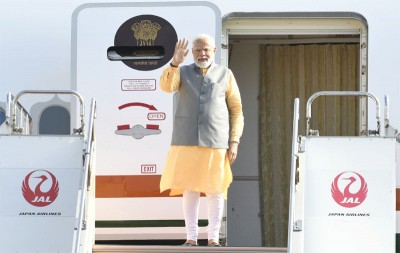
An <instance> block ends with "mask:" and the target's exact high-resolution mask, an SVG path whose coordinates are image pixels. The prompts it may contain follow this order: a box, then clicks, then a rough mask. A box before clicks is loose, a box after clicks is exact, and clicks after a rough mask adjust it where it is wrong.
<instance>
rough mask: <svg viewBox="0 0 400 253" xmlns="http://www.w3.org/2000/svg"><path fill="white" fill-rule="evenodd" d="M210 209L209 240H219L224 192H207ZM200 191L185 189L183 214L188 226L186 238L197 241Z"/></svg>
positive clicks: (208, 207)
mask: <svg viewBox="0 0 400 253" xmlns="http://www.w3.org/2000/svg"><path fill="white" fill-rule="evenodd" d="M206 196H207V209H208V228H207V234H208V240H214V241H216V242H218V240H219V230H220V228H221V220H222V214H223V211H224V194H223V193H221V194H211V193H206ZM199 206H200V193H199V192H195V191H188V190H185V191H184V192H183V215H184V218H185V226H186V239H187V240H193V241H197V239H198V235H199V226H198V217H199Z"/></svg>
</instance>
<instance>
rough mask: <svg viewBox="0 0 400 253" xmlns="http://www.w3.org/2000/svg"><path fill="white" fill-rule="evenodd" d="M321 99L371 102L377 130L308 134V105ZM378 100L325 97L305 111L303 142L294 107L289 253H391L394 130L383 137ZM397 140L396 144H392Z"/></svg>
mask: <svg viewBox="0 0 400 253" xmlns="http://www.w3.org/2000/svg"><path fill="white" fill-rule="evenodd" d="M319 96H358V97H360V98H363V99H366V98H371V99H372V100H373V101H375V105H376V120H377V129H376V130H369V131H367V132H368V133H366V134H365V136H319V134H318V131H317V130H313V129H311V127H310V125H311V105H312V102H313V101H314V100H315V99H316V98H317V97H319ZM379 107H380V105H379V101H378V99H377V98H376V97H375V96H374V95H372V94H370V93H367V92H351V91H342V92H335V91H324V92H318V93H315V94H314V95H312V96H311V97H310V98H309V99H308V101H307V106H306V136H299V135H298V121H299V99H298V98H297V99H295V103H294V119H293V136H292V138H293V139H292V163H291V189H290V192H291V194H290V208H289V213H290V215H289V234H288V252H289V253H338V252H340V253H354V252H362V253H380V252H382V253H394V252H395V250H396V249H395V248H396V246H395V235H396V208H395V203H396V196H395V194H396V158H395V157H396V148H397V145H398V144H397V142H398V141H399V138H396V137H398V133H397V130H395V129H393V128H392V127H391V126H390V125H389V117H388V115H389V113H388V111H389V110H388V98H387V97H385V110H384V111H385V115H384V116H385V119H384V128H385V129H384V130H385V131H384V133H382V131H381V124H380V109H379ZM396 140H397V142H396Z"/></svg>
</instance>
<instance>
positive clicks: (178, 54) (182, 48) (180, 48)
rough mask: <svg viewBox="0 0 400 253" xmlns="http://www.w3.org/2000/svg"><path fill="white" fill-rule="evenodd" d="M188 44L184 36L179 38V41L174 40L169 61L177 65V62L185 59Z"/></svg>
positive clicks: (179, 62)
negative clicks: (172, 54) (171, 56)
mask: <svg viewBox="0 0 400 253" xmlns="http://www.w3.org/2000/svg"><path fill="white" fill-rule="evenodd" d="M188 44H189V41H188V40H187V39H186V38H183V39H179V41H178V42H176V44H175V52H174V57H173V58H172V62H171V63H172V65H174V66H179V64H181V63H182V62H184V61H185V59H186V56H187V55H188V53H189V49H188Z"/></svg>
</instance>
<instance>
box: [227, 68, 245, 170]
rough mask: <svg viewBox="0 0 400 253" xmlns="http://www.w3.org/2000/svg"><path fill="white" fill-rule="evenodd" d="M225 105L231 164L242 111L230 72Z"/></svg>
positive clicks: (234, 158)
mask: <svg viewBox="0 0 400 253" xmlns="http://www.w3.org/2000/svg"><path fill="white" fill-rule="evenodd" d="M226 103H227V105H228V110H229V124H230V133H229V139H230V143H229V149H228V155H229V161H230V163H231V164H233V163H234V162H235V160H236V156H237V151H238V145H239V142H240V137H241V136H242V133H243V126H244V118H243V111H242V100H241V98H240V92H239V87H238V85H237V83H236V80H235V77H234V76H233V74H232V72H230V74H229V79H228V85H227V89H226Z"/></svg>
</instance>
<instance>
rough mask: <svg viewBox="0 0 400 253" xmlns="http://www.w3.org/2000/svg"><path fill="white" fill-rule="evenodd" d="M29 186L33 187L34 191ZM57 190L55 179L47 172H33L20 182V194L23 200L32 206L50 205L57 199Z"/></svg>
mask: <svg viewBox="0 0 400 253" xmlns="http://www.w3.org/2000/svg"><path fill="white" fill-rule="evenodd" d="M49 178H50V179H51V180H49ZM31 185H34V187H35V189H34V191H33V190H32V188H31ZM58 190H59V188H58V181H57V179H56V177H55V176H54V175H53V174H52V173H50V172H49V171H47V170H34V171H32V172H31V173H29V174H28V175H27V176H26V177H25V179H24V181H23V182H22V194H23V195H24V198H25V200H26V201H28V203H29V204H31V205H33V206H38V207H43V206H48V205H50V204H51V203H53V202H54V200H55V199H56V198H57V196H58Z"/></svg>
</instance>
